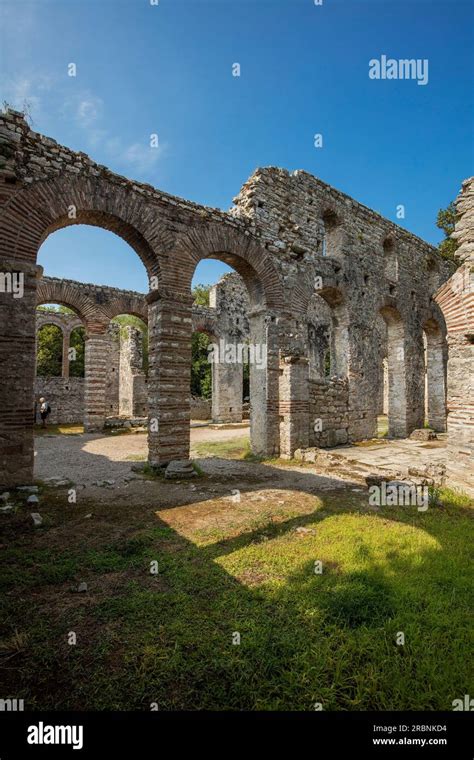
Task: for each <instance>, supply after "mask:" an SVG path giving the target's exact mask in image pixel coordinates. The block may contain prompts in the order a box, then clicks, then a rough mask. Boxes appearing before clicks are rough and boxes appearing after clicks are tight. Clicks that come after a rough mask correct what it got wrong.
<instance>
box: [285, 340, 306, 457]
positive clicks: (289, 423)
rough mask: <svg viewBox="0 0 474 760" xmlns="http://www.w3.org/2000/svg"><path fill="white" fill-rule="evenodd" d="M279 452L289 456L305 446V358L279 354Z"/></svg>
mask: <svg viewBox="0 0 474 760" xmlns="http://www.w3.org/2000/svg"><path fill="white" fill-rule="evenodd" d="M280 420H281V421H280V456H281V457H282V458H283V459H291V457H292V456H293V454H294V453H295V451H296V449H299V448H307V447H308V446H309V425H310V423H311V421H310V419H309V360H308V358H307V357H306V356H298V355H297V356H282V357H281V361H280Z"/></svg>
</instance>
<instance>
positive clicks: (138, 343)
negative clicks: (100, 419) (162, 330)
mask: <svg viewBox="0 0 474 760" xmlns="http://www.w3.org/2000/svg"><path fill="white" fill-rule="evenodd" d="M142 341H143V336H142V333H141V331H140V330H138V329H137V328H136V327H131V326H130V325H127V326H126V327H125V329H124V331H123V334H122V335H121V338H120V365H119V366H120V384H119V414H120V416H123V417H134V416H135V414H136V408H137V406H138V404H137V401H138V398H137V396H138V393H139V386H140V385H141V384H144V382H145V373H144V372H143V348H142Z"/></svg>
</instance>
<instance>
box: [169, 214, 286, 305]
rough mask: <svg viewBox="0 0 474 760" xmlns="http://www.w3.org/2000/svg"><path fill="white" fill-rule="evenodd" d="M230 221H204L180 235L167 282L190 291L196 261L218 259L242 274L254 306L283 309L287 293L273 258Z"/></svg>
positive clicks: (174, 286) (171, 260)
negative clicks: (204, 222)
mask: <svg viewBox="0 0 474 760" xmlns="http://www.w3.org/2000/svg"><path fill="white" fill-rule="evenodd" d="M231 224H232V222H231V221H230V220H229V222H228V223H226V222H225V221H223V222H222V223H221V224H218V223H216V222H210V223H208V224H202V223H201V225H200V226H199V227H197V226H196V227H194V229H192V230H191V231H190V232H188V233H186V234H184V235H181V236H179V237H178V238H177V240H176V245H175V249H174V253H173V257H172V258H170V260H169V263H168V270H167V272H166V280H167V284H168V286H169V287H171V288H176V289H177V290H180V291H181V292H183V291H184V292H189V291H190V289H191V280H192V277H193V274H194V271H195V269H196V266H197V264H198V263H199V262H200V261H201V260H202V259H217V260H218V261H223V262H224V263H225V264H228V265H229V266H231V267H233V268H234V269H235V270H236V272H237V273H238V274H240V276H241V277H242V279H243V281H244V282H245V285H246V287H247V290H248V293H249V297H250V301H251V304H252V306H257V305H259V306H262V305H265V306H266V307H267V308H268V309H271V308H279V309H281V308H282V306H283V304H284V301H285V297H284V291H283V287H282V283H281V279H280V276H279V273H278V271H277V269H276V267H275V264H274V261H273V259H272V258H271V257H270V256H269V255H268V254H267V252H266V251H265V250H264V249H263V248H262V247H261V246H260V244H259V243H258V242H257V241H256V240H255V239H253V238H251V237H250V236H249V235H246V234H244V232H243V231H241V230H240V229H238V228H236V227H233V226H231Z"/></svg>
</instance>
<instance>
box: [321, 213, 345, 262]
mask: <svg viewBox="0 0 474 760" xmlns="http://www.w3.org/2000/svg"><path fill="white" fill-rule="evenodd" d="M321 222H322V240H321V255H322V256H334V257H336V256H339V255H340V253H341V245H342V225H341V223H340V219H339V217H338V215H337V214H336V212H335V211H333V210H332V209H327V210H326V211H325V212H324V213H323V215H322V217H321Z"/></svg>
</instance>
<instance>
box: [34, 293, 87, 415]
mask: <svg viewBox="0 0 474 760" xmlns="http://www.w3.org/2000/svg"><path fill="white" fill-rule="evenodd" d="M36 328H37V329H36V335H37V339H36V378H35V385H34V402H35V409H34V418H35V422H36V423H39V421H40V418H39V411H40V406H41V403H40V399H41V398H44V399H46V401H47V403H48V405H49V407H50V410H51V411H50V414H49V416H48V418H47V423H48V424H52V425H63V426H67V425H74V426H76V425H82V423H83V417H84V348H85V346H84V343H85V332H84V327H83V324H82V320H81V319H80V317H79V316H78V315H77V314H76V313H75V312H74V310H73V309H71V308H69V307H67V306H65V305H64V304H58V303H42V304H40V305H39V306H38V307H37V309H36Z"/></svg>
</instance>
